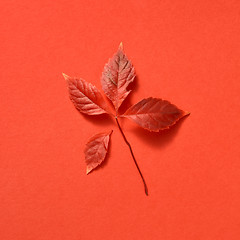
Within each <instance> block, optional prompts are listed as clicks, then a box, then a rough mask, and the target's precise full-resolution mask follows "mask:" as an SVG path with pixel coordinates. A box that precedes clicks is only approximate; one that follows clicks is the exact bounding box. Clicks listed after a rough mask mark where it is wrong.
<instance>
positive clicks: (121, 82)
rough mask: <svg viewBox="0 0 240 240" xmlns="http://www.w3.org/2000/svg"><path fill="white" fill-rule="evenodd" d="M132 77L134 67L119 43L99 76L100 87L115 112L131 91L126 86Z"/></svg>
mask: <svg viewBox="0 0 240 240" xmlns="http://www.w3.org/2000/svg"><path fill="white" fill-rule="evenodd" d="M134 78H135V70H134V67H133V66H132V63H131V62H130V61H129V60H128V58H127V56H126V55H125V53H124V52H123V45H122V43H121V44H120V46H119V49H118V51H117V53H116V54H114V56H113V57H112V58H111V59H109V61H108V63H107V64H106V65H105V67H104V70H103V73H102V78H101V83H102V89H103V91H104V93H105V94H106V96H107V97H108V98H109V99H110V100H111V101H112V103H113V105H114V107H115V110H116V112H118V109H119V107H120V106H121V104H122V102H123V101H124V99H125V98H126V97H127V96H128V94H129V93H130V92H131V90H127V87H128V85H129V84H130V83H131V82H133V80H134Z"/></svg>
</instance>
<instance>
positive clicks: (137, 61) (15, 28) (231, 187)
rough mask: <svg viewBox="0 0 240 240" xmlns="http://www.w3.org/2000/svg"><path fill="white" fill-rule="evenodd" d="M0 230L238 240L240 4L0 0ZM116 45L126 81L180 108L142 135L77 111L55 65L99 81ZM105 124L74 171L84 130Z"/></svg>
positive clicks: (27, 235)
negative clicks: (92, 152)
mask: <svg viewBox="0 0 240 240" xmlns="http://www.w3.org/2000/svg"><path fill="white" fill-rule="evenodd" d="M0 12H1V13H0V16H1V38H0V42H1V44H0V48H1V51H0V59H1V64H0V66H1V67H0V68H1V71H0V75H1V93H0V116H1V117H0V127H1V130H0V134H1V138H0V208H1V209H0V239H1V240H52V239H54V240H92V239H94V240H98V239H99V240H100V239H116V240H117V239H119V240H122V239H141V240H142V239H143V240H145V239H146V240H152V239H157V240H158V239H161V240H176V239H177V240H239V239H240V204H239V202H240V199H239V198H240V194H239V186H240V171H239V170H240V163H239V162H240V159H239V156H240V148H239V142H240V131H239V130H240V127H239V126H240V121H239V117H240V97H239V93H240V82H239V81H240V75H239V74H240V60H239V56H240V2H239V1H233V0H228V1H223V0H216V1H201V0H186V1H180V0H179V1H170V0H166V1H153V0H144V1H139V0H138V1H137V0H132V1H131V0H121V1H110V0H104V1H86V0H85V1H79V0H76V1H75V0H74V1H66V0H64V1H63V0H59V1H47V0H42V1H32V0H31V1H30V0H29V1H27V0H21V1H20V0H15V1H12V0H9V1H1V7H0ZM121 41H123V43H124V48H125V52H126V53H127V55H128V56H129V58H130V59H131V60H132V62H133V64H134V66H135V69H136V73H137V81H136V84H135V86H134V87H135V89H134V91H133V92H132V94H131V97H130V98H129V100H128V101H127V102H126V103H125V104H124V106H123V109H124V108H126V107H127V106H128V105H129V104H131V103H136V102H137V101H139V100H141V99H142V98H145V97H149V96H153V97H162V98H164V99H168V100H170V101H171V102H173V103H175V104H176V105H177V106H179V107H181V108H182V109H184V110H188V111H190V112H191V115H190V116H189V117H188V118H186V119H184V120H183V121H181V122H180V123H179V124H178V125H176V126H175V127H173V128H172V129H171V130H169V131H166V132H163V133H159V134H152V133H148V132H147V131H145V130H141V129H139V128H138V127H137V126H136V125H134V123H132V122H130V121H128V120H125V121H124V122H121V123H122V125H123V129H124V131H125V133H126V135H127V137H128V139H129V141H130V142H131V143H132V146H133V149H134V152H135V155H136V158H137V159H138V162H139V165H140V167H141V169H142V171H143V173H144V176H145V178H146V181H147V184H148V187H149V195H150V196H149V197H146V196H145V195H144V191H143V185H142V183H141V180H140V177H139V175H138V172H137V171H136V169H135V166H134V163H133V161H132V159H131V156H130V153H129V150H128V148H127V146H126V145H125V143H124V142H123V139H122V137H121V135H120V133H119V131H118V129H117V128H116V126H115V125H114V122H112V121H111V120H109V119H106V118H104V117H100V118H98V117H85V116H83V115H81V114H79V113H78V112H77V111H76V110H75V109H74V107H73V105H72V103H71V102H70V101H69V99H68V93H67V89H66V83H65V81H64V79H63V77H62V75H61V73H62V72H64V73H66V74H68V75H70V76H81V77H82V78H85V79H86V80H87V81H91V82H92V83H93V84H95V85H96V86H97V87H98V88H101V85H100V76H101V72H102V69H103V66H104V64H105V63H106V62H107V60H108V58H109V57H111V56H112V55H113V53H114V52H115V51H116V50H117V47H118V45H119V43H120V42H121ZM111 129H113V130H114V132H113V134H112V141H111V150H110V154H109V158H108V159H107V161H106V163H105V164H104V166H103V167H102V168H99V169H98V170H96V171H94V172H92V174H90V175H89V176H86V175H85V163H84V155H83V149H84V146H85V143H86V142H87V140H88V139H89V137H90V136H92V135H94V134H95V133H98V132H102V131H109V130H111Z"/></svg>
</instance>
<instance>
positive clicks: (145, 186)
mask: <svg viewBox="0 0 240 240" xmlns="http://www.w3.org/2000/svg"><path fill="white" fill-rule="evenodd" d="M115 119H116V122H117V125H118V128H119V130H120V132H121V134H122V136H123V139H124V141H125V143H126V144H127V145H128V147H129V149H130V152H131V155H132V158H133V160H134V163H135V165H136V167H137V170H138V172H139V174H140V176H141V178H142V181H143V185H144V190H145V194H146V195H147V196H148V188H147V184H146V182H145V180H144V177H143V175H142V172H141V170H140V168H139V166H138V163H137V161H136V158H135V156H134V154H133V150H132V147H131V145H130V143H129V142H128V140H127V138H126V136H125V134H124V133H123V130H122V128H121V126H120V124H119V121H118V118H117V116H116V117H115Z"/></svg>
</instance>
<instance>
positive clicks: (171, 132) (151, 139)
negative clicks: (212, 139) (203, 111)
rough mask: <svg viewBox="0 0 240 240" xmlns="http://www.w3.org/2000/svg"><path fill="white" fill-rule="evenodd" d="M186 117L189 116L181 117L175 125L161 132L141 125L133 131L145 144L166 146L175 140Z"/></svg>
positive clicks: (159, 146)
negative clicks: (146, 128)
mask: <svg viewBox="0 0 240 240" xmlns="http://www.w3.org/2000/svg"><path fill="white" fill-rule="evenodd" d="M186 117H187V116H185V117H183V118H181V119H180V120H179V121H178V122H177V123H176V124H175V125H173V126H172V127H170V128H169V129H165V130H162V131H160V132H149V131H148V130H145V129H142V128H140V127H135V128H134V129H133V130H132V131H133V132H134V134H136V135H137V136H138V137H139V139H140V140H142V141H143V142H144V143H145V144H148V145H150V146H152V147H155V148H164V147H166V146H167V145H168V144H169V143H171V142H172V141H173V140H174V137H175V136H176V135H177V133H178V132H179V130H180V128H181V125H182V124H183V122H184V121H185V119H186Z"/></svg>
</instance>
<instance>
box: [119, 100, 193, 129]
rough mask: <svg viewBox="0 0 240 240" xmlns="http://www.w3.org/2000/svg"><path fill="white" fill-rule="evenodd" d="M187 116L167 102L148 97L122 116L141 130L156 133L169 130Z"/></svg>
mask: <svg viewBox="0 0 240 240" xmlns="http://www.w3.org/2000/svg"><path fill="white" fill-rule="evenodd" d="M188 114H189V113H187V112H184V111H183V110H181V109H179V108H178V107H176V106H175V105H173V104H171V103H170V102H169V101H166V100H162V99H160V98H152V97H150V98H147V99H143V100H141V101H140V102H138V103H137V104H135V105H133V106H131V107H130V108H129V109H128V110H127V111H126V112H125V113H124V114H123V115H122V116H123V117H126V118H129V119H131V120H133V121H134V122H135V123H137V124H138V125H139V126H141V127H142V128H145V129H147V130H149V131H154V132H157V131H159V130H163V129H167V128H169V127H170V126H172V125H174V124H175V123H176V122H177V121H178V120H179V119H180V118H182V117H184V116H186V115H188Z"/></svg>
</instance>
